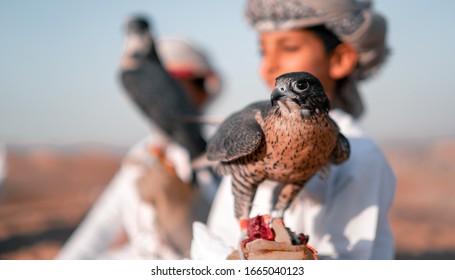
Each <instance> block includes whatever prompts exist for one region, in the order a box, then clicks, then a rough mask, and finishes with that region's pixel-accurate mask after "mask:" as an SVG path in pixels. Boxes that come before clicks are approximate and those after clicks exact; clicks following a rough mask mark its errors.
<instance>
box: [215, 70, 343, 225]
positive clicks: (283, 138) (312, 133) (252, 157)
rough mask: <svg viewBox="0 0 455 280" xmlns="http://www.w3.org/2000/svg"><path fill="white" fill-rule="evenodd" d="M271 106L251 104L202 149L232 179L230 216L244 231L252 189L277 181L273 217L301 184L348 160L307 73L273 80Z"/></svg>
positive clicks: (325, 103)
mask: <svg viewBox="0 0 455 280" xmlns="http://www.w3.org/2000/svg"><path fill="white" fill-rule="evenodd" d="M270 100H271V102H270V101H260V102H256V103H253V104H251V105H249V106H247V107H246V108H244V109H243V110H241V111H239V112H237V113H234V114H233V115H231V116H230V117H228V118H227V119H226V120H225V121H224V122H223V123H222V124H221V125H220V126H219V128H218V130H217V131H216V133H215V134H214V136H213V137H212V139H211V140H210V141H209V143H208V146H207V159H208V160H210V161H215V162H216V165H215V168H216V170H217V172H219V173H220V174H221V175H229V174H230V175H232V192H233V194H234V207H235V216H236V218H237V219H239V221H240V227H241V229H242V230H245V227H246V221H248V218H249V213H250V210H251V205H252V202H253V199H254V196H255V193H256V190H257V188H258V186H259V184H260V183H261V182H263V181H264V180H273V181H276V182H278V183H279V184H278V186H277V189H276V190H275V192H274V193H275V197H274V206H273V209H272V217H274V218H277V217H280V218H282V217H283V215H284V211H285V210H286V209H287V208H288V206H289V205H290V203H291V202H292V201H293V200H294V198H295V197H296V196H297V194H298V192H299V191H300V190H301V189H302V188H303V186H304V185H305V183H306V182H308V180H309V179H310V178H311V177H312V176H313V175H314V174H315V173H316V172H317V171H318V170H320V169H324V168H327V166H328V165H329V164H332V163H333V164H340V163H342V162H344V161H346V160H347V159H348V157H349V153H350V146H349V142H348V140H347V139H346V137H344V135H343V134H341V133H340V131H339V128H338V126H337V125H336V123H335V122H334V121H333V120H332V119H331V118H330V117H329V109H330V104H329V100H328V98H327V96H326V94H325V92H324V89H323V87H322V85H321V83H320V81H319V80H318V79H317V78H316V77H315V76H313V75H311V74H309V73H307V72H292V73H286V74H283V75H281V76H279V77H278V78H276V84H275V89H274V90H273V91H272V93H271V96H270Z"/></svg>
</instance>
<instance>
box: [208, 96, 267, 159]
mask: <svg viewBox="0 0 455 280" xmlns="http://www.w3.org/2000/svg"><path fill="white" fill-rule="evenodd" d="M270 108H272V105H271V104H270V101H260V102H256V103H253V104H251V105H249V106H248V107H246V108H245V109H243V110H241V111H239V112H237V113H234V114H232V115H231V116H230V117H229V118H227V119H226V120H225V121H224V122H223V123H222V124H221V125H220V127H219V128H218V130H217V132H216V133H215V135H214V136H213V137H212V139H211V140H210V141H209V143H208V146H207V158H208V159H209V160H213V161H224V162H226V161H231V160H234V159H236V158H239V157H241V156H244V155H248V154H250V153H252V152H253V151H255V150H256V149H257V147H258V146H259V144H260V143H261V140H262V137H263V136H264V132H263V131H262V129H261V127H260V125H259V124H258V123H257V121H256V119H255V115H256V113H257V112H258V111H260V112H261V114H262V117H263V118H265V116H266V115H267V112H268V111H269V110H270Z"/></svg>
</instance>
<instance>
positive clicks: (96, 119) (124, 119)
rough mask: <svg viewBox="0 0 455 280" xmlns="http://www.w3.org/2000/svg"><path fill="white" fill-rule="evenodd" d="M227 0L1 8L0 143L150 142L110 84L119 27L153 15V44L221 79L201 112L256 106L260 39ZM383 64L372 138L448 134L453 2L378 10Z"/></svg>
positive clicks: (370, 105) (369, 86)
mask: <svg viewBox="0 0 455 280" xmlns="http://www.w3.org/2000/svg"><path fill="white" fill-rule="evenodd" d="M243 7H244V1H243V0H235V1H210V0H195V1H181V0H180V1H178V0H166V1H163V0H162V1H88V0H81V1H56V0H55V1H51V0H45V1H21V0H17V1H1V2H0V38H1V41H0V142H6V143H34V142H45V143H59V144H66V143H77V142H80V141H90V142H92V141H94V142H101V143H107V144H112V145H120V146H129V145H131V144H133V143H134V142H136V141H137V140H139V139H140V138H141V137H143V136H145V135H146V134H147V126H146V124H145V121H144V120H143V119H142V117H141V116H140V114H139V113H138V112H137V111H136V109H135V108H134V107H133V105H132V104H131V103H129V101H128V100H127V99H126V97H125V95H124V93H123V91H122V89H121V87H120V84H119V82H118V78H117V74H118V72H117V67H118V63H119V59H120V55H121V52H122V47H123V39H124V37H123V35H124V34H123V30H122V24H123V22H124V20H125V19H126V18H127V17H128V16H129V15H131V14H135V13H142V14H146V15H149V16H150V17H151V18H153V21H154V28H155V31H156V32H155V33H156V34H157V36H184V37H186V38H189V39H192V40H194V41H195V42H196V43H198V44H199V45H201V46H202V47H203V48H204V49H206V50H207V51H208V52H209V54H210V57H211V58H212V60H213V61H214V64H215V65H216V66H217V67H218V68H219V70H220V72H221V74H222V76H223V81H224V92H223V95H222V96H221V97H220V98H218V99H217V100H216V101H215V102H214V103H213V104H212V106H211V107H210V108H209V111H208V113H209V114H211V115H217V116H226V115H228V114H229V113H231V112H233V111H235V110H238V109H240V108H241V107H243V106H245V105H246V104H248V103H250V102H252V101H255V100H258V99H265V98H267V95H268V90H267V89H266V87H265V85H264V84H263V83H262V81H261V80H260V78H259V76H258V64H259V54H258V50H257V37H256V34H255V33H254V32H253V30H251V29H250V28H249V27H248V26H247V24H246V22H245V20H244V17H243ZM374 7H375V8H376V9H377V10H378V11H380V12H381V13H382V14H384V15H385V16H386V18H387V19H388V23H389V31H390V32H389V34H388V39H389V45H390V47H391V49H392V55H391V56H390V58H389V60H388V62H387V63H386V64H385V66H384V67H383V69H382V70H381V72H380V73H379V75H377V77H375V78H373V79H372V80H369V81H367V82H366V83H364V84H362V86H361V90H362V93H363V97H364V100H365V103H366V106H367V113H366V115H365V117H364V118H363V119H362V123H363V125H364V126H365V127H366V129H367V130H368V131H369V133H370V134H371V135H372V136H373V137H374V138H377V139H378V140H379V141H382V140H391V139H408V140H409V139H416V140H426V139H434V138H441V137H452V138H453V137H454V136H455V124H454V116H455V113H454V104H455V92H454V91H455V90H454V88H455V78H454V77H453V75H454V71H453V70H452V68H453V66H452V64H453V63H454V62H455V52H454V51H453V47H454V46H455V38H454V36H453V30H452V29H453V28H454V27H455V17H454V16H453V11H454V10H455V2H453V1H448V0H447V1H423V0H417V1H410V0H403V1H392V0H388V1H387V0H382V1H376V2H375V3H374Z"/></svg>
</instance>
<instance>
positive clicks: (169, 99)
mask: <svg viewBox="0 0 455 280" xmlns="http://www.w3.org/2000/svg"><path fill="white" fill-rule="evenodd" d="M120 80H121V83H122V85H123V87H124V89H125V90H126V93H127V94H128V96H129V97H130V98H131V99H132V101H133V102H134V103H135V104H136V105H137V106H138V107H139V108H140V110H141V111H142V113H143V114H144V115H145V117H146V118H147V119H148V120H149V121H150V122H151V123H154V124H155V125H157V126H158V128H160V129H161V131H163V132H164V133H165V135H166V136H167V137H168V138H169V139H171V140H173V141H175V142H177V143H179V144H180V145H182V146H183V147H185V148H186V149H187V150H188V151H189V153H190V157H191V159H195V158H196V157H198V156H199V155H201V154H203V153H204V152H205V149H206V146H207V142H206V141H205V139H204V138H203V136H202V132H201V131H202V130H201V124H200V123H198V122H195V121H194V119H197V118H198V117H199V113H198V111H197V110H196V109H195V108H194V107H193V106H192V104H191V102H190V99H189V97H188V96H187V94H186V93H185V91H184V90H183V88H182V87H181V86H180V85H179V84H178V82H177V81H176V80H174V78H172V77H171V76H170V75H169V73H168V72H167V71H166V69H165V68H164V66H163V64H162V63H161V61H160V58H159V56H158V54H157V53H156V48H155V44H154V40H153V37H152V33H151V32H150V27H149V23H148V21H147V20H146V19H145V18H142V17H133V18H130V19H129V20H127V22H126V40H125V50H124V52H123V56H122V59H121V65H120Z"/></svg>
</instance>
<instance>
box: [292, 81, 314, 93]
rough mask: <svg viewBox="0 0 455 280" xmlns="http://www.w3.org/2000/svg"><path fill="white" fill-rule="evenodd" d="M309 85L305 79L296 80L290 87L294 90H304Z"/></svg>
mask: <svg viewBox="0 0 455 280" xmlns="http://www.w3.org/2000/svg"><path fill="white" fill-rule="evenodd" d="M309 87H310V84H309V83H308V82H307V81H297V82H295V83H294V84H293V85H292V89H293V90H294V91H296V92H304V91H306V90H307V89H308V88H309Z"/></svg>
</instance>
